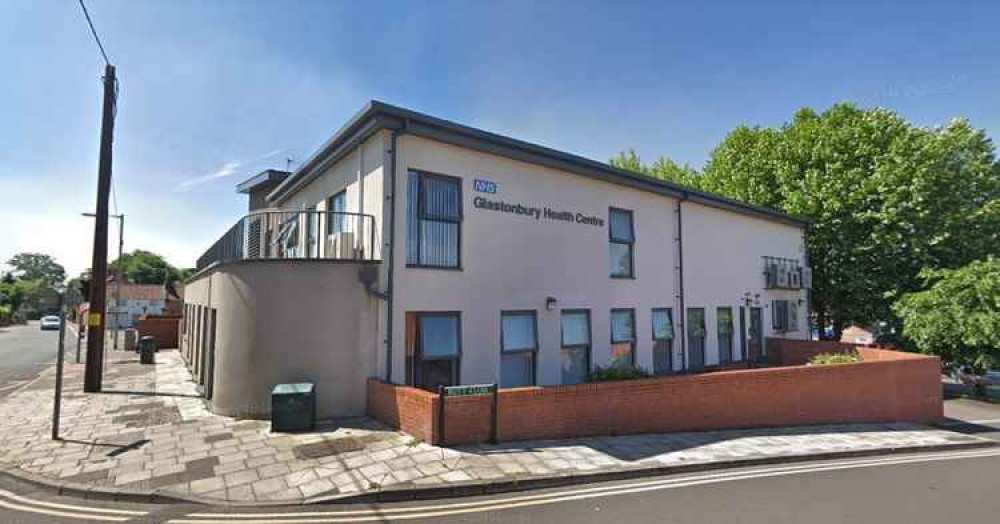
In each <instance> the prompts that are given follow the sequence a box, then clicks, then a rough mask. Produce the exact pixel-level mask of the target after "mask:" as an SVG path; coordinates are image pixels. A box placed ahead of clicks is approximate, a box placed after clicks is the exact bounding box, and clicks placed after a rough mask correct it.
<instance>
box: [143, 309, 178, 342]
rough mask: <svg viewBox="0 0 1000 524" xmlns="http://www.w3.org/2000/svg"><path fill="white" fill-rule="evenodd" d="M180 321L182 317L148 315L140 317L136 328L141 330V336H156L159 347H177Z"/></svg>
mask: <svg viewBox="0 0 1000 524" xmlns="http://www.w3.org/2000/svg"><path fill="white" fill-rule="evenodd" d="M180 321H181V317H166V316H156V315H147V316H146V317H144V318H140V319H139V323H138V325H137V326H136V328H137V329H138V330H139V337H140V338H141V337H144V336H147V335H150V336H152V337H153V338H155V339H156V347H157V348H159V349H169V348H176V347H178V346H177V334H178V330H179V329H180Z"/></svg>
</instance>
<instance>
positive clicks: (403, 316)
mask: <svg viewBox="0 0 1000 524" xmlns="http://www.w3.org/2000/svg"><path fill="white" fill-rule="evenodd" d="M240 190H241V191H242V192H246V193H249V195H250V198H251V210H250V211H251V214H249V215H248V216H247V217H245V218H244V219H242V220H240V222H238V223H237V224H236V226H234V227H233V228H232V229H230V231H229V232H228V233H226V235H224V236H223V237H222V238H221V239H220V240H219V241H218V242H217V243H216V245H215V246H213V247H212V248H211V249H210V250H209V251H208V252H207V253H206V254H205V255H204V256H203V257H202V259H201V260H199V264H198V268H199V269H200V272H199V273H198V274H197V275H196V276H195V277H194V278H192V279H191V280H190V281H189V282H188V284H187V289H186V292H185V300H186V302H187V306H186V313H187V315H186V318H187V320H186V322H185V325H184V329H185V336H184V337H183V338H184V342H183V344H184V349H185V353H186V354H187V355H188V358H189V359H190V362H191V365H192V367H193V368H194V369H195V371H196V373H197V374H198V375H199V377H200V380H201V381H202V383H203V384H204V385H205V387H206V393H207V395H208V396H210V397H211V398H212V404H213V408H214V409H216V410H217V411H220V412H224V413H230V414H242V415H248V416H262V415H264V414H266V412H267V409H268V407H267V398H268V397H267V395H268V394H269V392H270V390H271V388H272V387H273V386H274V385H275V384H277V383H283V382H293V381H311V382H315V383H316V384H317V390H318V393H319V399H320V412H321V414H322V415H347V414H360V413H361V412H363V410H364V401H365V399H364V392H365V386H364V384H365V380H366V379H367V378H368V377H370V376H376V377H380V378H381V379H383V380H388V381H391V382H394V383H399V384H413V385H417V386H420V387H427V388H435V387H436V386H438V385H442V384H443V385H451V384H475V383H499V384H501V386H503V387H512V386H527V385H555V384H567V383H576V382H580V381H584V380H586V378H587V374H588V373H589V372H590V371H592V370H594V369H595V368H596V367H598V366H600V367H607V366H611V365H624V364H631V365H636V366H638V367H642V368H644V369H646V370H648V371H649V372H652V373H675V372H697V371H702V370H707V369H713V368H718V367H728V366H736V365H741V366H742V365H746V363H747V361H748V360H758V359H759V358H760V356H761V355H762V354H763V353H765V352H766V348H764V347H763V339H764V338H765V337H772V336H773V337H788V338H802V339H804V338H807V333H808V321H807V319H808V311H807V306H806V304H807V303H808V302H807V290H806V287H807V284H808V281H809V279H810V277H809V270H808V261H807V260H806V255H805V244H804V241H805V223H803V222H802V221H800V220H798V219H796V218H794V217H791V216H788V215H785V214H783V213H780V212H776V211H773V210H769V209H762V208H757V207H752V206H748V205H745V204H742V203H738V202H735V201H732V200H729V199H725V198H722V197H718V196H715V195H710V194H706V193H703V192H699V191H696V190H692V189H688V188H685V187H682V186H678V185H676V184H672V183H669V182H664V181H662V180H656V179H652V178H649V177H646V176H642V175H638V174H634V173H630V172H625V171H621V170H617V169H614V168H612V167H610V166H608V165H606V164H603V163H599V162H595V161H592V160H588V159H585V158H581V157H579V156H575V155H571V154H567V153H562V152H559V151H555V150H552V149H548V148H545V147H542V146H538V145H534V144H529V143H526V142H522V141H519V140H515V139H512V138H508V137H503V136H499V135H495V134H492V133H488V132H485V131H481V130H478V129H474V128H470V127H466V126H462V125H459V124H455V123H452V122H448V121H444V120H441V119H437V118H434V117H430V116H427V115H424V114H420V113H417V112H413V111H409V110H406V109H402V108H398V107H394V106H390V105H386V104H383V103H379V102H371V103H370V104H369V105H367V106H366V107H365V108H364V110H363V111H361V112H360V113H359V114H358V115H356V116H355V117H354V118H353V119H351V121H350V122H348V123H347V124H346V125H345V126H344V127H343V128H341V130H340V131H338V132H337V133H336V135H334V137H333V138H331V139H330V140H329V141H328V142H327V143H326V144H324V145H323V146H322V147H321V149H320V150H319V151H318V152H317V153H315V154H314V155H313V156H312V157H311V158H309V159H308V160H307V161H306V162H304V163H303V164H302V166H301V167H300V168H299V169H298V170H297V171H295V172H294V173H291V174H288V173H282V172H277V171H266V172H264V173H262V174H261V175H258V176H257V177H254V178H253V179H251V180H248V181H247V182H245V183H244V184H241V186H240ZM264 206H266V209H265V207H264Z"/></svg>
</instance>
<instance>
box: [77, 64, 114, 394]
mask: <svg viewBox="0 0 1000 524" xmlns="http://www.w3.org/2000/svg"><path fill="white" fill-rule="evenodd" d="M117 99H118V81H117V79H116V78H115V66H113V65H111V64H107V65H105V67H104V113H103V116H102V117H101V152H100V159H99V160H98V173H97V176H98V178H97V210H96V211H95V212H94V214H95V216H94V256H93V259H92V261H91V264H90V267H91V271H92V277H91V280H90V282H91V288H90V311H89V312H88V314H87V363H86V368H85V371H84V376H83V390H84V391H86V392H88V393H96V392H99V391H101V387H102V385H103V382H104V377H103V375H104V369H103V367H104V326H105V322H106V320H107V319H106V318H105V311H106V310H107V307H106V299H107V296H106V295H107V282H108V200H109V198H110V194H111V144H112V139H113V136H114V128H115V111H116V105H117V101H118V100H117Z"/></svg>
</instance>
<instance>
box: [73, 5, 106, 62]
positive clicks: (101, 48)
mask: <svg viewBox="0 0 1000 524" xmlns="http://www.w3.org/2000/svg"><path fill="white" fill-rule="evenodd" d="M80 7H82V8H83V16H85V17H87V25H89V26H90V32H91V33H92V34H93V35H94V40H95V41H96V42H97V47H98V48H100V50H101V56H103V57H104V63H105V64H107V65H111V61H110V60H108V54H107V53H105V52H104V46H103V45H102V44H101V38H100V37H98V36H97V30H96V29H94V22H93V20H91V19H90V13H88V12H87V6H86V5H84V3H83V0H80Z"/></svg>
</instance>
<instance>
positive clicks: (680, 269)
mask: <svg viewBox="0 0 1000 524" xmlns="http://www.w3.org/2000/svg"><path fill="white" fill-rule="evenodd" d="M684 200H687V193H684V195H683V197H682V198H678V199H677V276H678V279H677V280H678V282H677V292H678V295H677V298H679V299H680V306H681V310H680V311H679V312H678V314H679V315H680V320H681V322H680V324H681V332H680V336H681V372H685V371H687V312H686V311H685V309H684V223H683V214H682V212H681V202H683V201H684Z"/></svg>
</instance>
